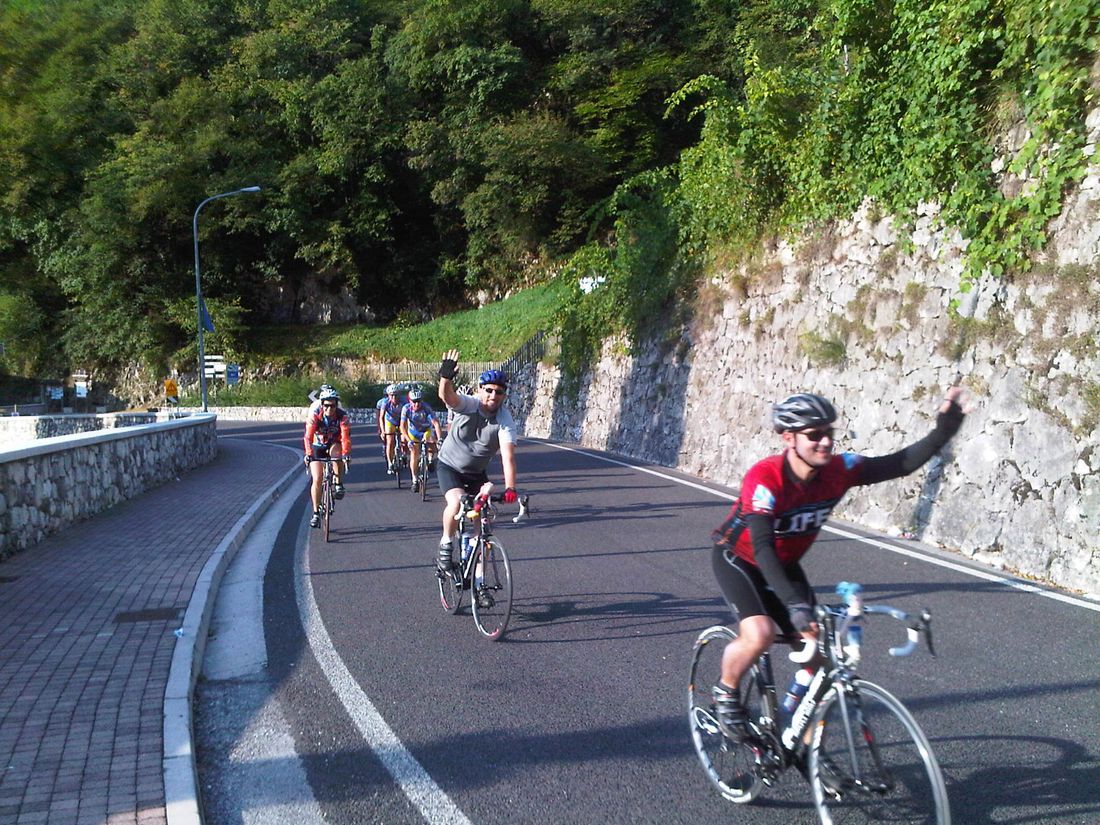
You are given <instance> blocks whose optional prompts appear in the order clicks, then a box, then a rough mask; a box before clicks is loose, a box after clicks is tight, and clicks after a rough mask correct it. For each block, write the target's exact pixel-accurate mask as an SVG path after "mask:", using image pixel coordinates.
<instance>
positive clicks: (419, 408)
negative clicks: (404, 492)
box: [401, 387, 443, 493]
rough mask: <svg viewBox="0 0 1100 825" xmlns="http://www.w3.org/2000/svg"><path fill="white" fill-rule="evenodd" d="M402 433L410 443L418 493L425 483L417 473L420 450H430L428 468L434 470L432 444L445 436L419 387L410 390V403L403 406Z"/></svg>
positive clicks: (414, 478)
mask: <svg viewBox="0 0 1100 825" xmlns="http://www.w3.org/2000/svg"><path fill="white" fill-rule="evenodd" d="M433 433H434V434H435V441H434V442H433V441H432V439H431V435H432V434H433ZM401 435H402V437H403V438H404V439H405V443H406V444H408V445H409V452H410V453H411V458H410V461H411V469H412V474H413V485H412V487H413V492H414V493H416V492H419V491H420V485H421V484H423V483H424V479H422V478H420V477H419V476H418V475H417V474H416V473H417V470H418V469H419V467H420V450H421V449H425V450H428V455H429V456H430V457H431V463H429V464H428V469H429V470H434V469H435V458H434V457H432V444H433V443H436V444H438V443H439V442H440V441H441V440H442V438H443V435H442V433H441V432H440V429H439V422H438V421H436V420H435V413H434V411H433V410H432V406H431V404H429V403H428V402H427V401H425V400H424V393H423V392H422V391H421V390H420V388H419V387H413V389H412V390H410V391H409V403H407V404H406V405H405V406H404V407H402V408H401Z"/></svg>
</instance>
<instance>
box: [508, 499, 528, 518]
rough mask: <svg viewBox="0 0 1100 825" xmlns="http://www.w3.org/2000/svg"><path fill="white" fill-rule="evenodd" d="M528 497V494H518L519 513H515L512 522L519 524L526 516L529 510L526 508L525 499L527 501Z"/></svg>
mask: <svg viewBox="0 0 1100 825" xmlns="http://www.w3.org/2000/svg"><path fill="white" fill-rule="evenodd" d="M529 498H530V496H520V499H519V513H518V514H517V515H516V517H515V518H513V519H512V524H519V523H520V522H521V521H523V520H524V519H525V518H527V515H528V513H529V512H530V511H529V510H528V509H527V501H528V499H529Z"/></svg>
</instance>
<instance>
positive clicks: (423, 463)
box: [419, 444, 428, 501]
mask: <svg viewBox="0 0 1100 825" xmlns="http://www.w3.org/2000/svg"><path fill="white" fill-rule="evenodd" d="M419 473H420V500H421V501H427V500H428V445H427V444H422V445H421V447H420V470H419Z"/></svg>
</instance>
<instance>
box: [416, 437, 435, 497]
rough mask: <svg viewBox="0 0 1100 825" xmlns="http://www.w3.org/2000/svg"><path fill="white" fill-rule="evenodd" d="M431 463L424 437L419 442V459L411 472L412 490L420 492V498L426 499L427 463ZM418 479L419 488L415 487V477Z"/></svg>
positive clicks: (429, 470) (428, 469)
mask: <svg viewBox="0 0 1100 825" xmlns="http://www.w3.org/2000/svg"><path fill="white" fill-rule="evenodd" d="M430 464H431V455H430V451H429V449H428V439H427V438H425V439H424V440H423V441H421V442H420V460H419V461H417V463H416V472H415V473H414V474H413V492H414V493H416V492H419V493H420V500H421V501H427V500H428V477H429V475H430V473H431V469H430V467H429V465H430ZM417 478H419V479H420V488H419V490H418V489H417V486H416V479H417Z"/></svg>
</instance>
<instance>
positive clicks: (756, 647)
mask: <svg viewBox="0 0 1100 825" xmlns="http://www.w3.org/2000/svg"><path fill="white" fill-rule="evenodd" d="M775 630H776V628H775V622H773V621H772V620H771V619H770V618H769V617H767V616H746V617H745V618H743V619H741V622H740V624H739V625H738V628H737V638H736V639H734V640H733V641H732V642H730V643H729V644H728V645H726V649H725V651H723V653H722V683H723V684H725V685H726V686H727V687H737V685H738V684H739V683H740V681H741V677H742V676H744V675H745V671H747V670H748V669H749V668H750V667H752V665H753V663H754V662H756V660H757V659H759V658H760V654H762V653H763V652H764V651H765V650H767V649H768V648H769V647H771V646H772V643H773V642H774V641H775Z"/></svg>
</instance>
